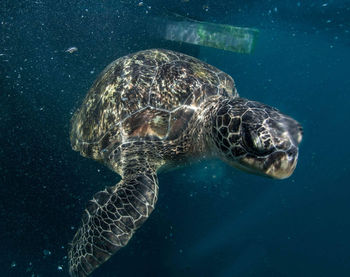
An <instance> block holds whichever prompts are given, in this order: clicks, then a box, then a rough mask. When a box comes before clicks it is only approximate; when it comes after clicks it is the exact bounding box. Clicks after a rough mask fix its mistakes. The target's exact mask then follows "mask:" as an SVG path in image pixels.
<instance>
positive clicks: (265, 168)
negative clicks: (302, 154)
mask: <svg viewBox="0 0 350 277" xmlns="http://www.w3.org/2000/svg"><path fill="white" fill-rule="evenodd" d="M297 161H298V148H297V147H293V148H291V149H289V150H288V151H287V152H284V151H276V152H274V153H272V154H271V155H270V156H269V157H267V158H266V157H264V158H256V157H251V156H246V157H243V158H242V159H241V160H240V162H239V164H234V166H235V167H236V168H239V169H241V170H244V171H246V172H249V173H253V174H258V175H263V176H266V177H270V178H273V179H286V178H288V177H289V176H290V175H292V173H293V171H294V169H295V167H296V165H297Z"/></svg>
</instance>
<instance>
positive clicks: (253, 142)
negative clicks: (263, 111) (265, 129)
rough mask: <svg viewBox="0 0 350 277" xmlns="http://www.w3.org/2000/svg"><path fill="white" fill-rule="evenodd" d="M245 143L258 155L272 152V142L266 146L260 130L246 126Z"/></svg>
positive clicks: (247, 147)
mask: <svg viewBox="0 0 350 277" xmlns="http://www.w3.org/2000/svg"><path fill="white" fill-rule="evenodd" d="M243 144H244V146H245V148H246V149H247V150H248V151H249V152H251V153H255V154H258V155H266V154H269V153H271V152H272V148H271V147H270V144H269V145H267V146H265V145H264V142H263V140H262V139H261V138H260V136H259V134H258V132H256V131H254V130H249V128H244V131H243Z"/></svg>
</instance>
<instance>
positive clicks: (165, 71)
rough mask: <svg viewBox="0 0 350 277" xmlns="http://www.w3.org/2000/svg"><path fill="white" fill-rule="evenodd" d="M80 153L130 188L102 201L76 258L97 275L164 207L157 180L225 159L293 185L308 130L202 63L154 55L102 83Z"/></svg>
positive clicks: (138, 57)
mask: <svg viewBox="0 0 350 277" xmlns="http://www.w3.org/2000/svg"><path fill="white" fill-rule="evenodd" d="M70 138H71V144H72V147H73V149H74V150H76V151H80V153H81V154H82V155H83V156H85V157H89V158H93V159H95V160H97V161H99V162H102V163H104V164H105V165H106V166H108V167H109V168H110V169H112V170H113V171H115V172H116V173H118V174H119V175H120V176H121V177H122V179H121V181H120V182H119V183H118V184H117V185H115V186H112V187H108V188H106V189H105V190H103V191H100V192H98V193H96V194H95V195H94V197H93V199H92V200H90V201H89V204H88V205H87V207H86V209H85V212H84V214H83V219H82V224H81V226H80V227H79V229H78V230H77V232H76V234H75V236H74V238H73V241H72V243H71V246H70V249H69V252H68V258H69V272H70V275H71V276H74V277H75V276H79V277H83V276H88V275H89V274H90V273H91V272H93V271H94V270H95V269H96V268H97V267H98V266H100V265H101V264H102V263H104V262H105V261H106V260H108V259H109V258H110V257H111V256H112V255H113V254H114V253H115V252H116V251H117V250H119V249H120V248H121V247H123V246H125V245H126V244H127V243H128V241H129V240H130V239H131V237H132V236H133V234H134V232H135V230H136V229H137V228H139V227H140V226H141V225H142V223H143V222H144V221H145V220H146V219H147V218H148V216H149V215H150V214H151V212H152V211H153V210H154V208H155V204H156V201H157V197H158V179H157V172H159V171H160V170H161V169H164V168H169V167H176V166H178V165H181V164H186V163H189V162H191V161H193V160H198V159H202V158H209V157H219V158H221V159H222V160H223V161H225V162H227V163H229V164H230V165H232V166H234V167H237V168H239V169H243V170H245V171H248V172H251V173H255V174H261V175H264V176H269V177H273V178H279V179H282V178H286V177H288V176H290V174H292V172H293V171H294V169H295V166H296V163H297V158H298V145H299V143H300V142H301V139H302V129H301V126H300V125H299V123H298V122H296V121H295V120H294V119H292V118H291V117H289V116H287V115H284V114H282V113H281V112H279V111H278V110H277V109H275V108H272V107H270V106H267V105H265V104H262V103H259V102H255V101H251V100H247V99H244V98H240V97H238V94H237V91H236V89H235V86H234V82H233V80H232V78H231V77H230V76H228V75H227V74H225V73H223V72H222V71H220V70H219V69H217V68H215V67H213V66H210V65H208V64H205V63H203V62H201V61H199V60H197V59H195V58H193V57H189V56H187V55H184V54H181V53H176V52H172V51H169V50H161V49H153V50H145V51H141V52H137V53H135V54H131V55H128V56H125V57H122V58H120V59H118V60H116V61H115V62H113V63H111V64H110V65H109V66H108V67H107V68H106V69H105V70H104V71H103V72H102V73H101V75H100V76H99V77H98V78H97V80H96V81H95V83H94V85H93V86H92V88H91V89H90V91H89V92H88V94H87V96H86V98H85V100H84V102H83V104H82V106H81V108H80V109H78V110H77V112H76V113H75V114H74V116H73V118H72V127H71V133H70Z"/></svg>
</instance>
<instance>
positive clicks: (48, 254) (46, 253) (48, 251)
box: [43, 249, 51, 256]
mask: <svg viewBox="0 0 350 277" xmlns="http://www.w3.org/2000/svg"><path fill="white" fill-rule="evenodd" d="M43 254H44V256H50V255H51V251H50V250H47V249H44V250H43Z"/></svg>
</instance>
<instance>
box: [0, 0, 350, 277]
mask: <svg viewBox="0 0 350 277" xmlns="http://www.w3.org/2000/svg"><path fill="white" fill-rule="evenodd" d="M217 2H220V3H217ZM139 3H140V1H129V0H123V1H116V0H115V1H110V0H105V1H92V0H90V1H75V0H73V1H64V0H62V1H46V0H34V1H10V0H3V1H2V2H1V4H0V26H1V29H0V32H1V33H0V34H1V36H0V270H1V271H0V276H2V277H3V276H4V277H7V276H42V277H43V276H54V277H56V276H68V270H67V260H66V255H67V250H66V249H67V246H68V242H70V241H71V239H72V237H73V234H74V233H75V229H76V228H77V227H78V225H79V222H80V216H81V214H82V211H83V209H84V207H85V203H86V202H87V201H88V200H89V199H90V198H91V197H92V195H93V194H94V193H95V192H97V191H98V190H100V189H102V188H104V187H105V186H111V185H114V184H116V182H118V180H119V177H118V176H117V175H116V174H114V173H113V172H111V171H109V170H108V169H107V168H105V167H103V166H102V165H100V164H98V163H96V162H94V161H92V160H88V159H85V158H83V157H81V156H79V154H78V153H76V152H74V151H72V150H71V147H70V143H69V120H70V117H71V115H72V112H73V111H74V110H75V109H76V108H77V107H78V106H79V104H80V103H81V101H82V99H83V97H84V95H85V93H86V92H87V90H88V88H89V86H90V85H91V84H92V82H93V80H94V79H95V78H96V76H97V74H98V73H99V72H100V71H101V70H102V69H103V68H104V67H105V66H106V65H107V64H108V63H109V62H111V61H113V60H114V59H116V58H118V57H120V56H122V55H125V54H128V53H131V52H135V51H138V50H141V49H146V48H154V47H162V48H168V49H172V50H177V51H182V52H184V53H187V54H190V55H194V56H196V57H198V58H200V59H202V60H204V61H206V62H208V63H211V64H213V65H215V66H217V67H218V68H220V69H222V70H223V71H225V72H227V73H228V74H230V75H232V76H233V78H234V79H235V81H236V84H237V88H238V91H239V93H240V95H241V96H244V97H246V98H250V99H254V100H258V101H261V102H264V103H267V104H269V105H272V106H275V107H278V108H279V109H280V110H282V111H283V112H285V113H287V114H289V115H291V116H293V117H294V118H296V119H297V120H298V121H299V122H300V123H301V124H302V125H303V127H304V139H303V142H302V144H301V146H300V158H299V163H298V166H297V169H296V171H295V173H294V174H293V175H292V177H290V178H289V179H287V180H283V181H275V180H271V179H265V178H262V177H259V176H253V175H249V174H246V173H243V172H240V171H238V170H235V169H233V168H231V167H229V166H228V165H225V164H223V163H222V162H220V161H217V160H214V161H207V162H201V163H198V164H194V165H193V166H191V167H187V168H183V169H179V170H177V171H172V172H169V173H164V174H162V175H160V176H159V181H160V195H159V200H158V203H157V209H156V210H155V211H154V212H153V214H152V216H151V217H150V218H149V220H148V221H147V222H146V223H145V224H144V225H143V227H142V228H141V229H139V230H138V231H137V233H136V235H135V236H134V237H133V239H132V240H131V241H130V243H129V244H128V246H127V247H125V248H123V249H122V250H120V251H119V252H118V253H117V254H116V255H115V256H114V257H113V258H112V259H111V260H110V261H108V262H107V263H106V264H104V265H103V266H102V267H101V268H99V269H98V270H96V272H95V273H94V274H93V276H96V277H97V276H106V277H109V276H110V277H112V276H113V277H114V276H171V277H172V276H191V277H192V276H220V277H231V276H250V277H251V276H263V277H264V276H269V277H270V276H277V277H280V276H281V277H294V276H319V277H321V276H327V277H328V276H350V263H349V261H350V239H349V233H350V219H349V209H350V201H349V196H350V188H349V184H350V182H349V178H350V159H349V156H350V151H349V149H350V147H349V137H350V131H349V126H350V112H349V110H350V106H349V104H350V77H349V72H350V71H349V65H350V23H349V22H350V1H345V0H339V1H336V0H334V1H326V0H325V1H302V0H300V1H286V0H283V1H282V0H281V1H243V0H241V1H211V0H207V1H194V0H190V1H180V0H177V1H156V0H153V1H151V0H150V1H146V0H145V1H144V2H143V4H139ZM172 13H178V14H181V15H184V16H188V17H191V18H193V19H197V20H203V21H208V22H216V23H224V24H231V25H237V26H248V27H254V28H257V29H259V30H260V36H259V40H258V43H257V45H256V49H255V52H254V53H253V54H250V55H242V54H237V53H233V52H227V51H223V50H218V49H212V48H205V47H198V46H193V45H186V44H180V43H175V42H167V41H164V40H161V39H155V38H154V37H153V36H152V33H151V32H150V31H149V29H148V31H147V30H145V26H148V25H151V19H152V17H154V16H160V15H161V16H165V17H166V16H169V14H172ZM151 29H152V28H151ZM72 46H75V47H77V48H78V51H77V52H75V53H72V54H69V53H65V52H64V51H65V49H67V48H68V47H72Z"/></svg>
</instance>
